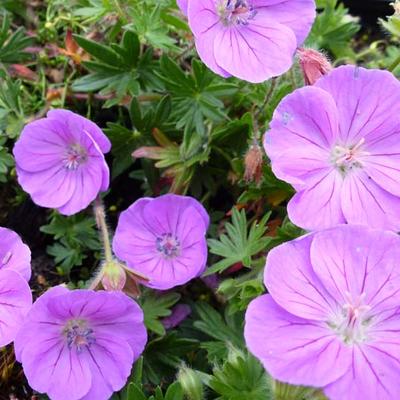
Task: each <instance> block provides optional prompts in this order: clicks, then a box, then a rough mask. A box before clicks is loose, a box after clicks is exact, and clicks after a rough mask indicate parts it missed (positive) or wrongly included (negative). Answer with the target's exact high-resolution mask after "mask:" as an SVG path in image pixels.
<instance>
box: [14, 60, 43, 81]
mask: <svg viewBox="0 0 400 400" xmlns="http://www.w3.org/2000/svg"><path fill="white" fill-rule="evenodd" d="M8 73H9V74H10V75H11V76H12V77H13V78H22V79H26V80H28V81H36V80H38V75H37V73H36V72H33V71H32V70H31V69H29V68H28V67H26V66H25V65H21V64H11V65H10V66H9V67H8Z"/></svg>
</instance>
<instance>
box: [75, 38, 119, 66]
mask: <svg viewBox="0 0 400 400" xmlns="http://www.w3.org/2000/svg"><path fill="white" fill-rule="evenodd" d="M74 39H75V40H76V42H77V43H78V44H79V46H81V47H82V48H83V49H84V50H85V51H87V52H88V53H89V54H90V55H92V56H93V57H95V58H97V59H98V60H100V61H102V62H104V63H105V64H107V65H113V66H115V67H120V66H121V64H122V63H123V59H122V57H121V56H120V55H119V54H118V53H117V52H116V51H114V50H113V49H112V48H110V47H108V46H105V45H103V44H100V43H97V42H95V41H93V40H89V39H86V38H85V37H83V36H80V35H74Z"/></svg>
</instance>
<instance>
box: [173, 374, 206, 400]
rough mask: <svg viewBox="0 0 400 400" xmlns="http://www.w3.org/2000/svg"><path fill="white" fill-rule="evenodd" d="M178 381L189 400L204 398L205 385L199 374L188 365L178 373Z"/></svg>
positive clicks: (202, 399) (201, 399)
mask: <svg viewBox="0 0 400 400" xmlns="http://www.w3.org/2000/svg"><path fill="white" fill-rule="evenodd" d="M178 382H179V383H180V385H181V386H182V389H183V392H184V393H185V396H186V397H187V399H188V400H204V386H203V382H202V381H201V379H200V376H199V374H198V373H197V372H196V371H195V370H193V369H191V368H189V367H186V366H182V367H181V369H180V370H179V373H178Z"/></svg>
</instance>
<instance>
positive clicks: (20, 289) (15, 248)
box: [0, 227, 32, 347]
mask: <svg viewBox="0 0 400 400" xmlns="http://www.w3.org/2000/svg"><path fill="white" fill-rule="evenodd" d="M30 277H31V252H30V250H29V248H28V246H26V245H25V244H24V243H22V240H21V239H20V237H19V236H18V235H17V234H16V233H15V232H13V231H11V230H9V229H6V228H2V227H0V347H2V346H5V345H6V344H9V343H11V342H12V341H13V340H14V338H15V336H16V335H17V332H18V330H19V329H20V327H21V325H22V323H23V321H24V318H25V315H26V313H27V312H28V311H29V309H30V307H31V305H32V294H31V290H30V288H29V285H28V283H27V281H29V279H30Z"/></svg>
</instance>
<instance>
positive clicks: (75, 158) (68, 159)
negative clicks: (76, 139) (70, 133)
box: [63, 143, 88, 170]
mask: <svg viewBox="0 0 400 400" xmlns="http://www.w3.org/2000/svg"><path fill="white" fill-rule="evenodd" d="M87 159H88V155H87V151H86V149H85V148H83V147H82V146H81V145H79V144H77V143H76V144H71V145H70V146H68V147H67V149H66V151H65V153H64V157H63V163H64V166H65V168H67V169H69V170H76V169H77V168H78V167H79V166H80V165H82V164H84V163H85V162H86V161H87Z"/></svg>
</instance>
